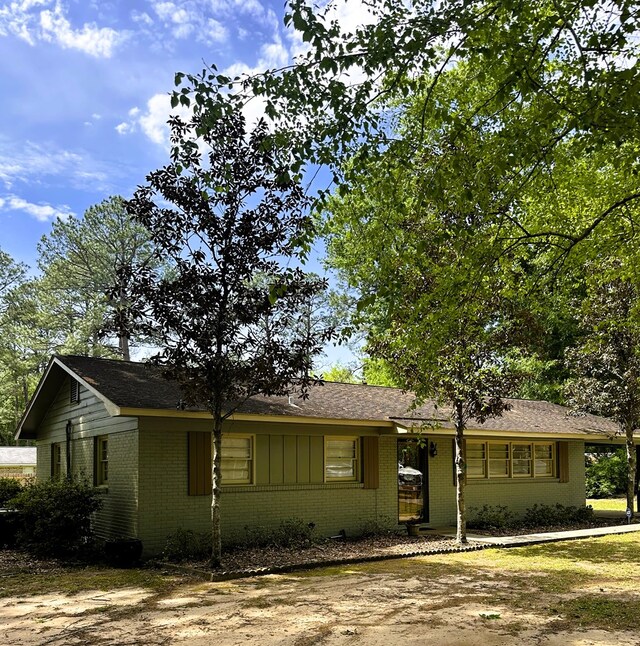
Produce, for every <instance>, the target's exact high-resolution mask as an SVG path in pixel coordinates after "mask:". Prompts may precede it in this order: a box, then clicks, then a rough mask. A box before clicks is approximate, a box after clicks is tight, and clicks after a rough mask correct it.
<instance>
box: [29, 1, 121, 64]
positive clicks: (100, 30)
mask: <svg viewBox="0 0 640 646" xmlns="http://www.w3.org/2000/svg"><path fill="white" fill-rule="evenodd" d="M40 27H41V29H42V38H43V39H44V40H48V41H50V42H57V43H58V44H59V45H60V46H61V47H62V48H63V49H79V50H80V51H82V52H85V53H86V54H89V55H90V56H95V57H96V58H111V55H112V54H113V50H114V48H115V47H116V45H118V44H119V43H120V42H121V41H122V39H123V35H122V34H119V33H118V32H117V31H115V30H114V29H111V28H109V27H98V26H96V25H95V24H89V23H86V24H84V25H83V27H82V29H73V28H72V27H71V23H70V22H69V21H68V20H67V19H66V18H65V17H64V16H63V15H62V8H61V6H60V4H58V3H56V6H55V9H54V10H53V11H48V10H47V11H42V12H41V13H40Z"/></svg>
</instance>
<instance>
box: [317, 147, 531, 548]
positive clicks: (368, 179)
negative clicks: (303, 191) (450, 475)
mask: <svg viewBox="0 0 640 646" xmlns="http://www.w3.org/2000/svg"><path fill="white" fill-rule="evenodd" d="M468 160H469V161H468V163H473V159H472V157H470V156H469V157H468ZM421 171H422V166H421V165H420V164H416V169H415V170H412V169H407V168H406V167H405V166H404V165H402V164H397V163H396V158H395V157H394V156H393V155H392V154H390V155H389V157H388V158H384V159H382V160H375V161H373V162H372V163H371V164H370V167H369V168H367V169H366V172H362V173H360V174H359V175H358V178H357V180H356V181H354V182H353V184H351V185H350V187H349V190H348V191H345V192H344V195H343V196H342V197H335V198H333V199H332V200H330V201H329V205H328V209H327V213H326V218H327V223H326V227H325V234H326V236H327V249H328V254H329V263H330V264H331V265H332V266H333V267H335V268H336V269H337V270H338V272H339V274H340V276H341V278H342V279H343V280H344V281H345V283H346V284H347V285H348V286H349V287H350V288H352V289H354V290H357V291H358V292H359V294H360V298H359V302H358V307H357V314H356V322H355V324H356V326H364V328H365V329H366V331H367V337H366V345H365V350H366V352H367V353H368V354H369V355H370V356H371V357H373V358H375V359H380V360H382V361H383V365H385V366H386V367H387V369H388V370H389V372H390V374H391V377H392V378H393V381H394V382H395V383H396V384H397V385H399V386H401V387H403V388H405V389H407V390H411V391H413V392H414V393H415V394H416V398H417V401H418V402H420V401H424V400H426V399H435V400H436V401H437V403H438V405H439V406H442V407H444V409H445V410H446V411H447V414H448V415H449V416H450V419H451V421H452V423H453V425H454V427H455V431H456V434H455V442H456V458H455V460H456V481H457V509H458V514H457V540H458V541H459V542H466V510H465V472H466V464H465V460H464V452H463V438H464V431H465V428H466V426H467V424H468V422H469V421H470V420H476V421H479V422H483V421H485V420H486V419H488V418H490V417H494V416H498V415H500V414H501V413H502V412H503V411H504V410H505V409H506V408H507V403H506V402H505V400H504V397H507V396H509V395H510V394H511V393H513V392H514V388H515V386H516V385H517V382H518V377H519V375H518V374H517V371H515V370H514V369H513V366H514V363H513V362H512V361H511V360H510V355H511V353H512V352H513V350H514V347H515V345H516V343H517V342H518V340H519V339H518V337H517V335H516V334H515V332H516V330H517V327H516V326H513V325H512V320H513V318H514V315H515V314H516V313H517V312H516V311H515V309H514V307H513V306H512V304H511V303H510V302H509V300H508V299H507V298H505V297H504V293H503V291H504V285H503V281H502V279H501V275H500V273H499V272H497V271H495V269H494V262H493V260H492V258H493V256H492V254H493V252H494V249H493V247H492V244H491V241H492V240H493V239H495V235H494V234H495V232H494V231H493V229H492V228H491V226H487V225H486V224H485V223H484V222H483V220H482V218H481V217H480V216H481V209H480V207H479V206H476V207H475V209H471V210H469V211H467V212H464V211H463V210H462V207H461V203H459V202H456V201H455V199H454V198H455V195H454V196H453V197H451V196H449V202H446V201H444V200H434V199H429V198H428V197H427V196H426V195H425V194H424V192H422V191H421V190H420V185H421V182H422V181H423V175H422V173H421Z"/></svg>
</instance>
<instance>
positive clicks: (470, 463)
mask: <svg viewBox="0 0 640 646" xmlns="http://www.w3.org/2000/svg"><path fill="white" fill-rule="evenodd" d="M466 457H467V477H468V478H486V477H487V445H486V443H485V442H467V456H466Z"/></svg>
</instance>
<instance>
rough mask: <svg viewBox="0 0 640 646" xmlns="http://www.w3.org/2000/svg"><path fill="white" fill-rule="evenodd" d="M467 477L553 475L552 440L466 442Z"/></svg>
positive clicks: (545, 476) (551, 476)
mask: <svg viewBox="0 0 640 646" xmlns="http://www.w3.org/2000/svg"><path fill="white" fill-rule="evenodd" d="M466 461H467V478H470V479H476V480H477V479H483V478H488V479H492V478H493V479H497V478H553V477H554V476H556V474H557V467H556V451H555V443H553V442H469V441H468V442H467V443H466Z"/></svg>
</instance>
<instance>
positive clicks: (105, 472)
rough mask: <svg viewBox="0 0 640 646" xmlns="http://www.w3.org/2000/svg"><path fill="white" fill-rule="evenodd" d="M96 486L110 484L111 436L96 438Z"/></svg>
mask: <svg viewBox="0 0 640 646" xmlns="http://www.w3.org/2000/svg"><path fill="white" fill-rule="evenodd" d="M95 446H96V485H98V486H100V485H107V484H109V436H108V435H102V436H101V437H97V438H96V445H95Z"/></svg>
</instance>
